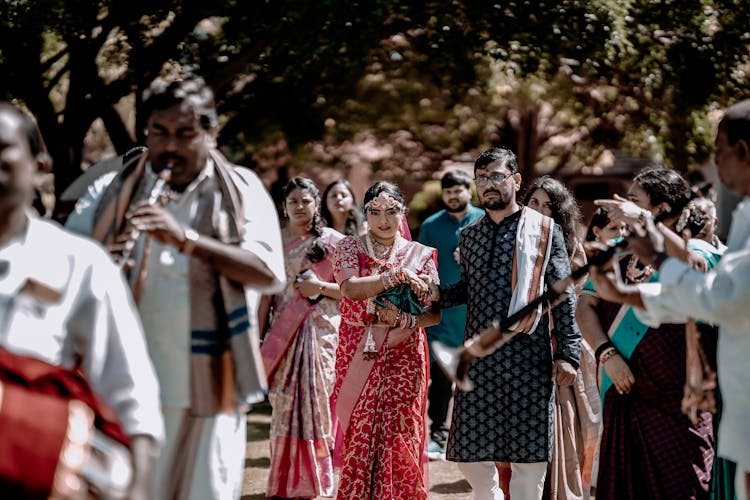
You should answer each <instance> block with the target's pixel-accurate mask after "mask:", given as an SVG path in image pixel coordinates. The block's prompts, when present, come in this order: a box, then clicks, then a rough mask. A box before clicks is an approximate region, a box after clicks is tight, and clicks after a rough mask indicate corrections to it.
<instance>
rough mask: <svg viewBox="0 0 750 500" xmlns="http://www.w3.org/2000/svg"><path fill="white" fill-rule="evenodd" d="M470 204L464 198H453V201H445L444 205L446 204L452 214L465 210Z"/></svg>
mask: <svg viewBox="0 0 750 500" xmlns="http://www.w3.org/2000/svg"><path fill="white" fill-rule="evenodd" d="M468 204H469V202H468V201H464V200H452V202H451V203H445V202H443V205H445V209H446V210H447V211H448V212H449V213H452V214H455V213H458V212H463V211H464V210H466V207H467V205H468Z"/></svg>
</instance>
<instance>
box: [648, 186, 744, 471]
mask: <svg viewBox="0 0 750 500" xmlns="http://www.w3.org/2000/svg"><path fill="white" fill-rule="evenodd" d="M659 280H660V282H659V283H652V284H643V285H639V288H640V290H641V296H642V297H643V302H644V304H645V307H646V309H645V311H644V310H643V309H636V314H637V316H638V318H639V319H640V320H641V321H643V322H644V323H646V324H648V325H651V326H656V325H658V324H660V323H676V322H684V321H685V319H686V318H687V317H688V316H690V317H693V318H695V319H699V320H703V321H706V322H709V323H714V324H717V325H719V327H720V328H719V341H718V355H717V365H718V374H719V386H720V388H721V393H722V397H723V400H724V409H723V411H722V417H721V423H720V425H719V437H718V444H719V448H718V453H719V455H721V456H723V457H727V458H729V459H731V460H734V461H735V462H737V463H739V464H740V466H741V467H744V468H745V470H750V370H749V369H748V360H750V198H745V200H743V201H742V203H740V204H739V205H738V206H737V208H736V209H735V211H734V214H733V218H732V227H731V230H730V232H729V240H728V241H727V250H726V252H725V253H724V255H723V257H722V258H721V261H720V262H719V264H718V265H717V266H716V267H715V268H714V269H713V270H712V271H711V272H708V273H705V274H704V273H700V272H698V271H695V270H692V269H690V268H689V267H688V266H687V265H686V264H684V263H682V262H680V261H678V260H676V259H668V260H667V261H666V262H665V263H664V264H663V265H662V266H661V268H660V269H659Z"/></svg>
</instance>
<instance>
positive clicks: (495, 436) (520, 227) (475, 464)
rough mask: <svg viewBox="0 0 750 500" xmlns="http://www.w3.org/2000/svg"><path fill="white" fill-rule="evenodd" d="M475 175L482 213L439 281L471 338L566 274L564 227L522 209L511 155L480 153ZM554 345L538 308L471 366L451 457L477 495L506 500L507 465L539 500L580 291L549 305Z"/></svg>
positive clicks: (571, 366) (457, 408)
mask: <svg viewBox="0 0 750 500" xmlns="http://www.w3.org/2000/svg"><path fill="white" fill-rule="evenodd" d="M474 174H475V179H474V182H475V184H476V187H477V194H478V196H479V200H480V201H481V202H482V204H483V205H484V208H485V212H486V213H485V215H484V217H483V218H481V219H479V220H478V221H477V222H476V223H474V224H472V225H471V226H469V227H467V228H465V229H464V230H463V231H462V232H461V236H460V243H459V249H460V255H461V263H460V271H461V278H460V280H459V281H458V282H457V283H454V284H449V285H443V286H441V287H440V295H441V297H440V304H441V305H442V307H451V306H455V305H459V304H464V303H465V304H466V305H467V307H468V314H467V323H466V330H465V338H466V339H469V338H471V337H472V336H474V335H476V334H478V333H479V332H481V331H482V330H484V329H486V328H487V327H489V326H490V325H491V324H492V321H493V320H498V319H501V320H502V319H503V318H505V317H507V316H508V315H509V314H511V313H513V312H515V311H516V310H518V309H520V308H521V307H523V306H524V305H525V304H527V303H528V302H529V301H531V300H533V299H534V298H535V297H537V296H538V295H540V294H541V293H543V292H544V289H545V287H547V286H550V285H551V284H552V283H554V282H556V281H558V280H560V279H562V278H564V277H566V276H568V275H569V274H570V266H569V263H568V256H567V252H566V250H565V242H564V240H563V235H562V230H561V229H560V227H559V226H557V225H555V224H554V222H553V221H552V219H551V218H549V217H546V216H544V215H541V214H539V213H538V212H536V211H534V210H530V209H527V208H525V207H522V206H520V205H519V204H518V203H517V201H516V194H517V193H518V190H519V188H520V186H521V175H520V174H519V173H518V164H517V161H516V157H515V155H514V154H513V153H512V152H511V151H509V150H507V149H501V148H492V149H489V150H487V151H485V152H484V153H482V154H481V155H480V156H479V157H478V158H477V160H476V162H475V164H474ZM552 318H553V320H554V324H555V338H556V340H557V345H558V348H557V352H556V354H555V356H554V359H553V357H552V354H551V351H550V319H549V315H548V314H547V313H545V312H544V311H543V310H542V309H541V307H540V308H538V309H537V310H536V311H535V313H534V314H532V315H529V316H528V317H526V318H525V319H523V320H521V321H519V322H518V323H517V324H515V325H513V327H512V328H511V329H512V330H514V331H518V332H521V334H520V335H517V336H516V337H515V338H514V339H513V340H512V341H510V342H508V343H507V344H505V345H503V346H502V347H500V348H499V349H497V350H496V351H495V352H493V353H491V354H489V355H487V356H485V357H482V358H478V359H477V360H475V362H474V363H473V365H472V366H471V368H470V369H469V373H468V376H469V379H471V380H472V381H473V382H474V389H473V390H472V391H470V392H460V391H458V392H457V393H456V395H455V399H454V410H453V419H452V423H451V429H450V433H449V436H448V444H447V453H446V455H447V459H448V460H450V461H454V462H458V463H459V465H458V466H459V469H461V472H462V473H463V474H464V476H465V477H466V478H467V480H468V481H469V483H470V484H471V486H472V488H473V489H474V498H475V499H478V500H479V499H481V500H485V499H487V500H497V499H502V498H503V492H502V491H501V490H500V488H499V484H498V470H497V465H496V464H497V463H498V462H510V463H511V471H512V476H511V481H510V494H511V495H512V496H513V498H522V499H532V498H541V496H542V490H543V486H544V478H545V474H546V471H547V462H548V461H549V460H550V458H551V453H552V429H553V427H552V423H553V391H552V389H553V382H554V383H557V384H558V385H569V384H571V383H573V381H574V380H575V375H576V368H577V367H578V361H579V354H580V340H581V333H580V331H579V330H578V327H577V326H576V323H575V298H574V296H573V295H572V294H569V295H567V296H566V297H565V298H564V300H562V301H561V302H560V303H559V304H558V305H556V306H555V307H554V308H553V309H552Z"/></svg>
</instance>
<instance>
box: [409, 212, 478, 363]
mask: <svg viewBox="0 0 750 500" xmlns="http://www.w3.org/2000/svg"><path fill="white" fill-rule="evenodd" d="M483 215H484V210H482V209H481V208H477V207H475V206H473V205H471V204H470V205H469V206H468V211H467V212H466V215H465V216H464V218H463V219H461V220H460V221H459V220H458V219H457V218H456V217H454V216H453V215H452V214H451V213H450V212H448V211H447V210H441V211H439V212H438V213H436V214H433V215H431V216H430V217H428V218H427V219H426V220H425V221H424V222H423V223H422V226H421V227H420V229H419V241H420V243H422V244H423V245H427V246H430V247H433V248H436V249H437V255H438V275H439V276H440V283H441V284H450V283H455V282H457V281H458V280H459V279H460V278H461V271H460V269H459V267H458V262H456V259H455V257H454V256H453V253H454V252H455V250H456V248H457V247H458V235H459V233H461V231H462V230H463V228H465V227H466V226H468V225H469V224H471V223H472V222H474V221H476V220H477V219H479V218H480V217H482V216H483ZM465 328H466V306H465V305H461V306H456V307H449V308H446V309H443V317H442V319H441V321H440V323H438V324H437V325H435V326H430V327H428V328H427V340H428V342H432V341H433V340H439V341H440V342H442V343H443V344H445V345H446V346H450V347H458V346H460V345H461V344H462V343H463V341H464V329H465ZM430 356H431V357H432V349H430Z"/></svg>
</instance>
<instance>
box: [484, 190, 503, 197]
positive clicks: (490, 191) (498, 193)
mask: <svg viewBox="0 0 750 500" xmlns="http://www.w3.org/2000/svg"><path fill="white" fill-rule="evenodd" d="M490 193H495V194H496V195H498V196H502V195H501V194H500V191H497V190H495V189H488V190H487V191H485V192H484V194H490Z"/></svg>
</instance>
